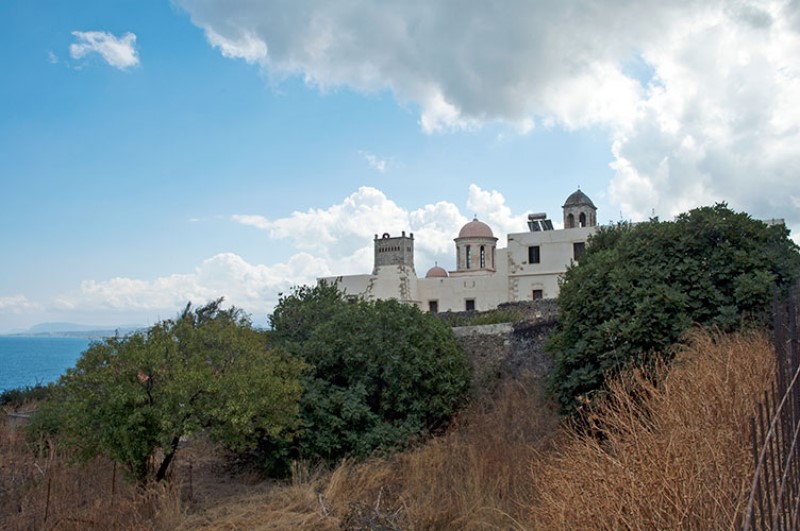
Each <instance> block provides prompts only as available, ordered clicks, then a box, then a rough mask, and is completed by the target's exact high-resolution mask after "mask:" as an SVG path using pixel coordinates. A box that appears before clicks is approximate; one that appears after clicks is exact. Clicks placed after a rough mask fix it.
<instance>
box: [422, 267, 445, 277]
mask: <svg viewBox="0 0 800 531" xmlns="http://www.w3.org/2000/svg"><path fill="white" fill-rule="evenodd" d="M448 276H450V275H448V274H447V270H445V268H443V267H439V266H438V265H435V266H433V267H432V268H430V269H428V272H427V273H425V278H447V277H448Z"/></svg>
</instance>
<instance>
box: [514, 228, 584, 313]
mask: <svg viewBox="0 0 800 531" xmlns="http://www.w3.org/2000/svg"><path fill="white" fill-rule="evenodd" d="M596 230H597V229H596V227H582V228H575V229H561V230H552V231H540V232H519V233H515V234H509V235H508V248H507V250H506V252H507V256H508V286H509V287H508V291H509V299H508V300H509V301H510V302H512V301H525V300H531V299H532V298H533V290H535V289H540V290H542V291H543V295H544V298H545V299H552V298H555V297H557V296H558V292H559V284H558V282H559V278H560V277H561V275H563V274H564V272H565V271H566V270H567V267H568V266H569V265H570V264H571V263H572V261H573V250H574V243H576V242H586V241H587V240H588V238H589V236H590V235H592V234H594V232H595V231H596ZM531 246H539V263H529V262H528V258H529V248H530V247H531Z"/></svg>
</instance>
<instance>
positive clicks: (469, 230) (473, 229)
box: [458, 218, 494, 238]
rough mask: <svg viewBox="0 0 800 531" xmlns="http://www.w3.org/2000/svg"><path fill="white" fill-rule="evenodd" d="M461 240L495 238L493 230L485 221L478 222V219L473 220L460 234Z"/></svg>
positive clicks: (462, 228)
mask: <svg viewBox="0 0 800 531" xmlns="http://www.w3.org/2000/svg"><path fill="white" fill-rule="evenodd" d="M458 237H459V238H494V234H492V229H491V228H489V225H487V224H486V223H484V222H483V221H478V218H475V219H473V220H472V221H470V222H469V223H467V224H466V225H464V226H463V227H461V230H460V231H459V232H458Z"/></svg>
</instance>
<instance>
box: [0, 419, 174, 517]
mask: <svg viewBox="0 0 800 531" xmlns="http://www.w3.org/2000/svg"><path fill="white" fill-rule="evenodd" d="M0 418H2V417H0ZM68 463H69V456H68V455H67V454H65V453H64V452H61V451H58V450H56V449H55V448H51V451H50V452H49V455H48V456H37V455H35V454H34V452H33V451H32V450H31V448H29V447H28V445H27V444H26V442H25V440H24V438H23V435H22V433H21V430H19V429H15V428H12V427H10V426H8V425H5V424H3V425H0V529H3V530H22V529H36V530H46V529H58V530H66V531H70V530H76V531H77V530H85V529H120V530H126V529H130V530H134V529H135V530H151V529H152V530H160V529H172V528H174V526H175V525H176V524H178V523H179V522H180V521H181V519H182V517H183V516H182V514H181V509H180V503H179V496H178V495H176V493H175V492H174V491H173V490H171V489H170V488H169V487H167V486H165V485H154V486H151V487H148V488H144V489H141V488H137V487H136V486H134V485H132V484H130V483H129V482H127V481H125V480H124V479H123V478H122V474H121V472H119V469H118V468H117V467H115V466H114V465H113V464H111V463H109V462H107V461H105V460H101V459H96V460H94V461H92V462H89V463H86V464H84V465H77V466H72V465H69V464H68Z"/></svg>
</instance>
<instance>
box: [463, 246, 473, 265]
mask: <svg viewBox="0 0 800 531" xmlns="http://www.w3.org/2000/svg"><path fill="white" fill-rule="evenodd" d="M464 250H465V251H466V253H467V269H469V268H471V267H472V256H471V254H472V253H471V251H470V246H469V245H467V246H466V247H465V248H464Z"/></svg>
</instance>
